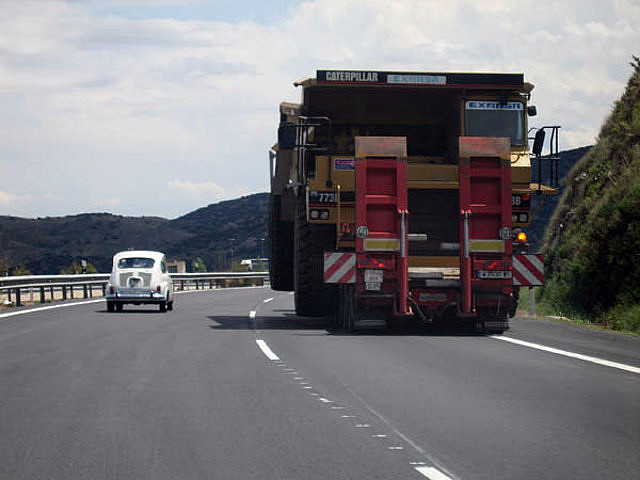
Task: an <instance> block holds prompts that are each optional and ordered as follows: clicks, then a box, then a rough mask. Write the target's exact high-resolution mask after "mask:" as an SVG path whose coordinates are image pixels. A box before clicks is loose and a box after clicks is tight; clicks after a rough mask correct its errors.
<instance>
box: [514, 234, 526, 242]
mask: <svg viewBox="0 0 640 480" xmlns="http://www.w3.org/2000/svg"><path fill="white" fill-rule="evenodd" d="M516 241H517V242H518V243H526V242H527V234H526V233H524V232H520V233H518V236H517V237H516Z"/></svg>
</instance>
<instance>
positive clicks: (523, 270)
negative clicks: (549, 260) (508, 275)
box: [513, 253, 544, 287]
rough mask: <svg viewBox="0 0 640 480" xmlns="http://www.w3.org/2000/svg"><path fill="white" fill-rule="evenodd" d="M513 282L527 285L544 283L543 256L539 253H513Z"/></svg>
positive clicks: (532, 285)
mask: <svg viewBox="0 0 640 480" xmlns="http://www.w3.org/2000/svg"><path fill="white" fill-rule="evenodd" d="M513 284H514V285H523V286H529V287H534V286H539V285H544V256H543V255H542V254H539V253H536V254H530V255H514V256H513Z"/></svg>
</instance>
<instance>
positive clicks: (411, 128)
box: [270, 70, 559, 332]
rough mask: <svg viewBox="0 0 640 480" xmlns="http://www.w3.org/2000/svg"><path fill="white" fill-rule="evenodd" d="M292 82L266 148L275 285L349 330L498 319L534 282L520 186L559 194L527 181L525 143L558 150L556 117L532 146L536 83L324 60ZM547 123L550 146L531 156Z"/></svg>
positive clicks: (493, 323) (490, 327) (302, 309)
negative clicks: (291, 99) (339, 66)
mask: <svg viewBox="0 0 640 480" xmlns="http://www.w3.org/2000/svg"><path fill="white" fill-rule="evenodd" d="M297 85H301V86H302V87H303V100H302V103H301V104H291V103H282V104H281V106H280V116H281V123H280V127H279V131H278V143H277V144H276V145H274V147H273V150H272V152H271V156H270V158H271V162H272V164H271V172H272V176H271V210H270V212H271V218H270V245H271V250H270V253H271V259H270V269H271V282H272V287H273V288H275V289H277V290H293V291H294V292H295V303H296V311H297V313H298V314H299V315H307V316H317V315H328V314H334V315H335V317H336V319H337V321H338V322H339V324H340V325H341V326H343V327H344V328H345V329H348V330H354V329H358V328H375V327H384V326H387V325H388V324H389V323H390V322H392V321H394V319H397V318H402V317H412V318H418V319H420V320H422V321H426V322H432V323H441V324H452V323H469V324H472V325H474V326H476V327H477V328H479V329H482V330H483V331H492V332H500V331H504V330H505V329H507V328H508V318H509V317H510V316H512V315H513V314H514V312H515V308H516V305H517V290H518V288H519V287H520V286H523V285H525V286H526V285H531V284H532V283H531V279H530V278H529V277H527V278H524V277H523V276H522V275H520V274H519V273H518V272H517V271H516V272H514V265H516V266H518V268H519V267H520V266H521V265H522V264H527V265H530V264H531V263H532V262H530V261H529V260H528V259H527V258H525V257H523V255H527V254H528V252H527V247H528V245H527V243H526V233H525V231H524V230H525V229H526V226H528V225H529V223H530V221H531V218H530V211H529V209H530V196H531V195H534V194H554V193H557V190H556V189H555V188H553V187H549V186H545V185H542V181H541V180H542V179H541V178H538V182H537V183H536V182H532V176H531V155H532V153H533V154H534V155H536V156H538V158H547V159H550V160H552V161H556V160H557V131H558V128H559V127H545V128H542V129H540V130H539V131H538V132H541V133H537V134H536V137H535V141H534V148H533V152H530V151H529V145H528V138H527V132H528V125H527V115H526V113H529V115H531V114H534V113H535V111H534V110H535V107H530V106H528V105H527V102H528V100H529V98H530V92H531V90H532V89H533V86H532V85H530V84H527V83H525V82H524V76H523V75H522V74H471V73H469V74H460V73H402V72H358V71H355V72H351V71H323V70H320V71H318V72H317V74H316V78H315V79H306V80H303V81H301V82H297ZM549 128H551V131H552V142H550V145H553V144H554V143H553V142H554V141H555V146H556V150H555V151H550V153H549V155H547V156H546V157H541V150H542V144H543V143H544V132H545V129H549ZM521 257H522V258H521ZM535 259H537V260H539V257H535ZM535 259H534V261H533V263H536V262H535ZM525 277H526V276H525ZM536 278H537V280H536V281H538V282H539V281H540V275H538V277H536Z"/></svg>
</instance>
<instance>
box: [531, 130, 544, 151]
mask: <svg viewBox="0 0 640 480" xmlns="http://www.w3.org/2000/svg"><path fill="white" fill-rule="evenodd" d="M544 136H545V133H544V130H542V129H541V130H538V131H537V132H536V136H535V138H534V139H533V154H534V155H535V156H536V157H538V156H540V154H541V153H542V147H544Z"/></svg>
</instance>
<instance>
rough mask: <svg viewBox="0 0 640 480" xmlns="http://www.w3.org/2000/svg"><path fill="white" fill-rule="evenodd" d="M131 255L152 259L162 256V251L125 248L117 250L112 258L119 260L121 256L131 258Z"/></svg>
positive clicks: (158, 258)
mask: <svg viewBox="0 0 640 480" xmlns="http://www.w3.org/2000/svg"><path fill="white" fill-rule="evenodd" d="M132 257H143V258H152V259H154V260H160V259H161V258H162V257H164V253H162V252H154V251H153V250H127V251H125V252H118V253H116V254H115V255H114V256H113V259H114V260H119V259H121V258H132Z"/></svg>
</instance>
